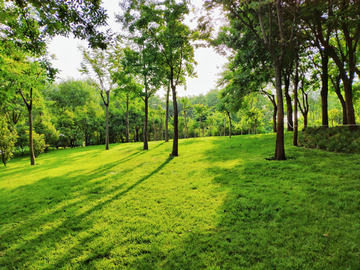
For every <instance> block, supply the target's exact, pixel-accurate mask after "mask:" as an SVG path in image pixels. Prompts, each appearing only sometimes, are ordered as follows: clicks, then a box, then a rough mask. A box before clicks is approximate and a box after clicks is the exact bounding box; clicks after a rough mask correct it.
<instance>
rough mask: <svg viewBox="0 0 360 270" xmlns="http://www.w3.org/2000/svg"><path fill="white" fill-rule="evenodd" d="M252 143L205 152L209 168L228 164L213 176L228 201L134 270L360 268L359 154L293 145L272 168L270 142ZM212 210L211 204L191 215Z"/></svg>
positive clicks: (228, 144) (217, 145)
mask: <svg viewBox="0 0 360 270" xmlns="http://www.w3.org/2000/svg"><path fill="white" fill-rule="evenodd" d="M243 137H245V136H243ZM249 137H250V136H249ZM290 139H291V138H289V136H288V138H287V141H289V142H290ZM247 140H248V139H247V138H242V137H241V138H238V137H237V138H236V139H235V140H233V138H232V141H231V142H230V141H229V142H224V141H223V142H219V141H214V142H213V145H214V148H211V149H209V150H207V151H206V154H205V155H206V156H207V158H205V159H204V161H205V160H207V161H208V162H209V163H213V162H214V161H217V163H219V160H222V161H223V163H222V165H221V166H220V165H216V166H215V165H213V166H211V167H209V169H208V173H209V175H212V176H213V180H212V181H213V184H214V185H215V186H216V187H218V188H217V189H216V193H217V194H219V193H221V192H223V193H224V194H226V195H225V196H224V201H223V204H222V205H221V206H220V207H219V208H218V209H217V212H216V221H217V223H216V224H215V225H214V226H212V227H211V226H209V227H210V228H206V227H205V229H201V230H200V229H192V230H188V231H186V232H185V233H184V232H182V233H178V238H177V239H179V240H177V241H176V243H177V245H176V246H175V247H174V248H172V249H166V247H167V246H166V244H164V246H162V247H159V246H157V247H153V246H151V247H149V249H148V250H149V251H150V252H149V254H144V255H143V256H142V257H141V258H139V259H138V260H136V261H135V262H133V263H132V264H131V265H130V268H132V269H345V268H346V269H360V261H359V259H358V256H359V254H360V253H359V252H360V232H359V227H358V225H356V224H358V223H357V221H358V220H359V218H360V213H359V211H358V205H359V204H360V189H359V181H360V167H359V161H358V158H359V155H339V154H333V153H324V152H322V151H314V150H308V149H301V148H298V147H292V146H291V145H290V144H288V145H287V147H286V150H287V154H288V156H291V157H295V158H293V159H288V160H286V161H284V162H269V161H266V160H265V159H264V154H266V153H267V151H268V150H266V149H264V147H265V145H268V144H269V143H271V144H272V143H273V137H272V136H270V137H263V138H261V137H260V138H255V140H254V143H251V142H250V141H247ZM236 146H239V147H236ZM266 148H268V147H266ZM239 149H241V150H239ZM214 156H215V157H214ZM235 159H238V160H239V161H238V162H236V163H234V164H232V165H231V166H229V165H228V163H229V162H230V161H233V160H235ZM341 164H342V165H341ZM344 164H346V166H347V168H346V170H343V169H342V168H343V166H344ZM212 196H215V195H212ZM208 208H211V202H206V203H204V205H203V206H200V205H199V206H194V211H206V209H208ZM193 222H194V223H195V224H196V222H198V221H195V220H194V221H193ZM194 227H195V226H194ZM174 237H175V236H174ZM174 241H175V240H174ZM157 245H158V244H157ZM340 247H341V248H340Z"/></svg>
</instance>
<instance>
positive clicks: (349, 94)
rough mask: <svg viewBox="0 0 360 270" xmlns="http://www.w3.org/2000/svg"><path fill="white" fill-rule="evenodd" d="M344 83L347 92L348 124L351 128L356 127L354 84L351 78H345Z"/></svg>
mask: <svg viewBox="0 0 360 270" xmlns="http://www.w3.org/2000/svg"><path fill="white" fill-rule="evenodd" d="M343 83H344V92H345V104H346V114H347V124H348V125H349V126H350V127H349V128H350V130H354V129H355V128H356V126H355V125H356V122H355V111H354V104H353V94H352V84H351V82H350V80H343Z"/></svg>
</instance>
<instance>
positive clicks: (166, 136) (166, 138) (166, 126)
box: [165, 82, 170, 142]
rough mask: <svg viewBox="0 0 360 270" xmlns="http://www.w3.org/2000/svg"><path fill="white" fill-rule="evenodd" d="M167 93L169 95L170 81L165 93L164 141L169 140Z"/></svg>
mask: <svg viewBox="0 0 360 270" xmlns="http://www.w3.org/2000/svg"><path fill="white" fill-rule="evenodd" d="M169 95H170V82H169V85H168V89H167V93H166V117H165V142H169Z"/></svg>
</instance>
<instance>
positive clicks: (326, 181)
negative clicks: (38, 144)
mask: <svg viewBox="0 0 360 270" xmlns="http://www.w3.org/2000/svg"><path fill="white" fill-rule="evenodd" d="M290 136H291V134H287V136H286V140H287V142H286V144H287V149H286V151H287V156H288V158H289V159H288V160H287V161H282V162H277V161H267V160H265V158H269V157H271V156H272V155H273V151H274V146H275V137H274V135H273V134H270V135H257V136H237V137H233V138H232V139H231V140H230V139H228V138H224V137H222V138H218V137H217V138H214V137H212V138H197V139H186V140H181V141H180V147H179V149H180V154H181V156H179V157H176V158H173V159H169V158H168V154H169V153H170V152H171V151H170V150H171V146H172V144H171V143H166V144H165V143H163V142H152V143H150V145H149V147H150V150H149V151H148V152H144V151H142V150H141V147H142V146H141V144H140V143H135V144H121V145H111V150H110V151H104V150H103V148H104V146H95V147H87V148H78V149H69V150H61V151H54V152H51V153H48V154H44V155H42V156H41V157H40V158H39V159H37V162H38V165H37V166H33V167H31V166H29V165H28V164H29V160H28V158H27V157H26V158H18V159H14V160H12V161H11V162H10V163H9V164H8V167H6V168H5V167H3V168H0V252H1V254H0V269H1V270H4V269H118V268H119V269H120V268H124V267H127V268H130V269H204V268H207V269H240V268H249V269H275V268H276V269H359V267H360V250H359V249H360V181H359V180H360V166H359V163H360V159H359V155H343V154H335V153H327V152H323V151H320V150H309V149H302V148H295V147H292V146H290V145H291V138H290ZM324 234H327V235H328V237H327V236H324Z"/></svg>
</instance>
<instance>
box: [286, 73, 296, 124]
mask: <svg viewBox="0 0 360 270" xmlns="http://www.w3.org/2000/svg"><path fill="white" fill-rule="evenodd" d="M284 78H285V99H286V111H287V131H293V130H294V129H293V127H294V123H293V119H292V115H293V113H292V104H291V96H290V94H289V88H290V78H289V76H288V75H287V74H286V75H285V76H284Z"/></svg>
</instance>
